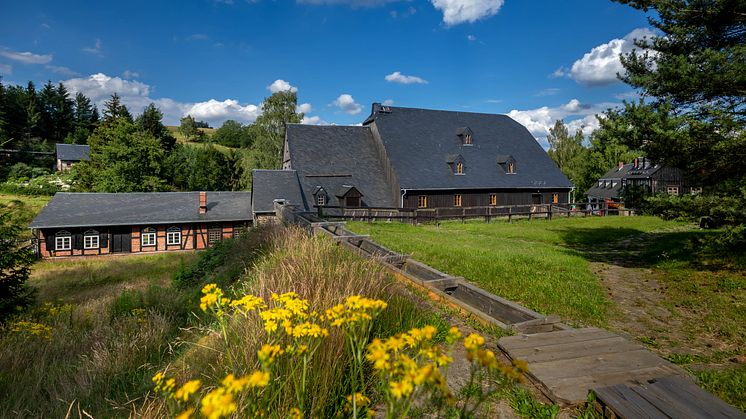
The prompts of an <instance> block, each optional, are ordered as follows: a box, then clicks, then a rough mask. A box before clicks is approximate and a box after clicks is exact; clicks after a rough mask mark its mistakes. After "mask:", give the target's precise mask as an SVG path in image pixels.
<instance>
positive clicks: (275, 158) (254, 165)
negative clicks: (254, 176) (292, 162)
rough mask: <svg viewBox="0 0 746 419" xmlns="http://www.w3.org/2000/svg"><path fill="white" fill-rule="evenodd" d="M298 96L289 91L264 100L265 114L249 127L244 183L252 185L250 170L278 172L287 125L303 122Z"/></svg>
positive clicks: (263, 109) (244, 161) (243, 164)
mask: <svg viewBox="0 0 746 419" xmlns="http://www.w3.org/2000/svg"><path fill="white" fill-rule="evenodd" d="M297 106H298V97H297V95H296V94H295V92H291V91H289V90H286V91H282V92H277V93H273V94H272V96H270V97H268V98H266V99H264V103H262V114H261V115H259V117H258V118H257V119H256V121H255V122H254V123H253V124H252V125H251V126H250V128H249V133H250V136H251V138H252V139H253V143H252V146H251V151H250V152H249V153H248V154H246V155H245V157H244V158H243V159H242V164H241V166H242V167H243V177H242V184H243V185H244V187H248V186H249V185H251V169H279V168H281V167H282V151H283V145H284V143H285V126H286V125H287V124H290V123H293V124H297V123H299V122H300V121H301V120H303V114H302V113H297V112H296V109H297Z"/></svg>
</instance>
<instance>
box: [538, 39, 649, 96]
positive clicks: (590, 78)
mask: <svg viewBox="0 0 746 419" xmlns="http://www.w3.org/2000/svg"><path fill="white" fill-rule="evenodd" d="M655 36H656V35H655V32H653V31H652V30H650V29H648V28H638V29H635V30H633V31H632V32H630V33H628V34H627V35H626V36H624V38H621V39H612V40H611V41H609V42H607V43H605V44H602V45H599V46H597V47H595V48H593V49H592V50H591V51H590V52H587V53H586V54H585V55H583V57H582V58H580V59H579V60H576V61H575V62H574V63H573V65H572V67H570V68H569V69H567V68H564V67H560V68H559V69H557V70H556V71H555V72H554V73H553V74H552V75H553V76H554V77H562V76H564V77H569V78H571V79H573V80H575V81H577V82H579V83H582V84H585V85H588V86H602V85H607V84H611V83H614V82H616V81H618V78H617V74H624V67H623V66H622V62H621V60H620V59H619V56H620V55H623V54H628V53H629V52H630V51H632V50H633V49H635V48H636V46H635V44H634V40H635V39H642V38H648V39H650V38H653V37H655Z"/></svg>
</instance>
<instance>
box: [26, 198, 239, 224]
mask: <svg viewBox="0 0 746 419" xmlns="http://www.w3.org/2000/svg"><path fill="white" fill-rule="evenodd" d="M252 218H253V217H252V214H251V192H207V212H206V213H205V214H200V213H199V192H134V193H70V192H58V193H57V194H55V195H54V197H53V198H52V200H51V201H49V203H48V204H47V205H46V206H45V207H44V208H43V209H42V210H41V212H40V213H39V215H37V216H36V218H35V219H34V221H32V222H31V225H30V226H29V227H31V228H62V227H93V226H115V225H148V224H176V223H196V222H218V221H249V220H252Z"/></svg>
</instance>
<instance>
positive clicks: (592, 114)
mask: <svg viewBox="0 0 746 419" xmlns="http://www.w3.org/2000/svg"><path fill="white" fill-rule="evenodd" d="M616 105H618V104H617V103H609V102H604V103H597V104H583V103H581V102H580V101H579V100H577V99H572V100H571V101H569V102H567V103H565V104H562V105H560V106H557V107H553V108H550V107H548V106H542V107H541V108H537V109H528V110H516V109H514V110H512V111H510V112H508V116H509V117H511V118H513V119H514V120H516V121H517V122H519V123H520V124H521V125H523V126H525V127H526V128H527V129H528V130H529V131H530V132H531V134H532V135H533V136H534V137H536V139H537V140H539V143H541V144H542V145H543V146H544V147H546V146H547V141H546V137H547V135H549V128H551V127H552V126H554V122H555V121H557V120H558V119H559V120H563V121H565V123H566V124H567V127H568V130H569V131H570V134H571V135H574V134H575V132H577V131H578V130H579V129H582V130H583V134H584V135H589V134H591V133H592V132H593V131H595V130H597V129H598V128H599V126H600V124H599V122H598V119H597V118H596V115H603V113H604V112H605V111H606V110H607V109H609V108H611V107H614V106H616Z"/></svg>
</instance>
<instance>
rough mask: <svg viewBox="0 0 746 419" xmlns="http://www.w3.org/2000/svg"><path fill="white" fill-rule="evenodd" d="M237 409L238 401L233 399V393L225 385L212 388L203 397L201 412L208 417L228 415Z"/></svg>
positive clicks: (213, 418)
mask: <svg viewBox="0 0 746 419" xmlns="http://www.w3.org/2000/svg"><path fill="white" fill-rule="evenodd" d="M235 411H236V402H235V400H234V399H233V395H232V394H230V393H229V392H228V391H227V390H226V389H225V388H223V387H218V388H216V389H215V390H212V391H211V392H209V393H207V394H206V395H205V397H203V398H202V408H201V409H200V412H201V413H202V414H203V415H204V416H206V417H207V418H208V419H217V418H221V417H224V416H228V415H230V414H231V413H233V412H235Z"/></svg>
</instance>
